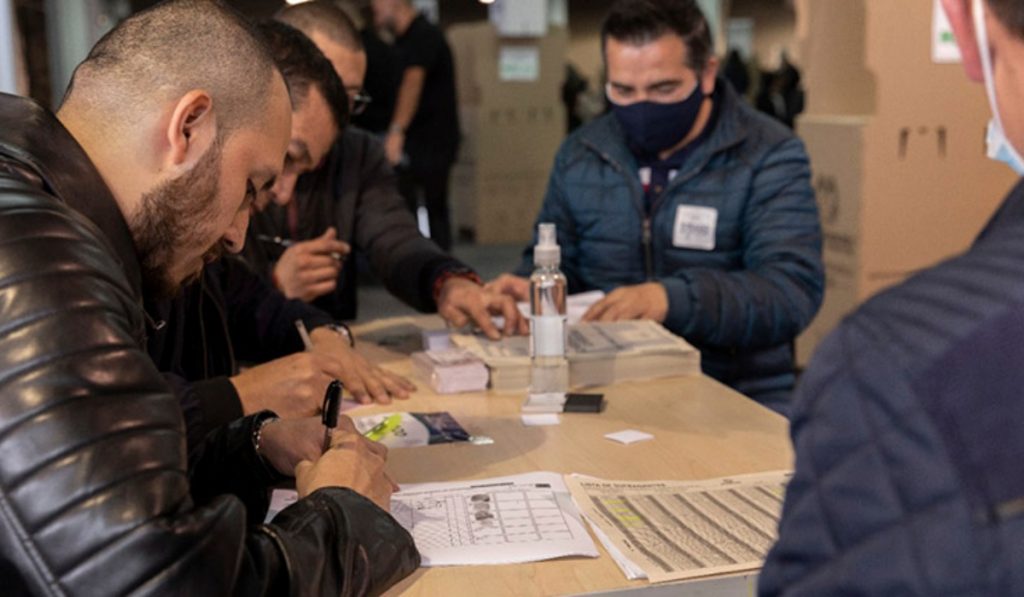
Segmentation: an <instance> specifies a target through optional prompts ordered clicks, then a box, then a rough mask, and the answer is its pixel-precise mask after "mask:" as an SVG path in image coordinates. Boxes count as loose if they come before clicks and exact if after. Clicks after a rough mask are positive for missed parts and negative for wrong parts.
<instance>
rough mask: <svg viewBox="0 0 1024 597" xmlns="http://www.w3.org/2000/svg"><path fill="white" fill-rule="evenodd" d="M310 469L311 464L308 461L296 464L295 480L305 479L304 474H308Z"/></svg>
mask: <svg viewBox="0 0 1024 597" xmlns="http://www.w3.org/2000/svg"><path fill="white" fill-rule="evenodd" d="M312 468H313V463H312V462H310V461H308V460H303V461H302V462H300V463H298V464H296V465H295V478H296V479H298V478H300V477H305V476H306V473H308V472H309V471H310V470H311V469H312Z"/></svg>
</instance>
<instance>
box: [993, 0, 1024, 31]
mask: <svg viewBox="0 0 1024 597" xmlns="http://www.w3.org/2000/svg"><path fill="white" fill-rule="evenodd" d="M988 5H989V6H991V7H992V12H994V13H995V14H996V16H997V17H999V20H1000V21H1001V22H1002V23H1003V25H1004V26H1005V27H1006V28H1007V29H1009V30H1010V33H1013V34H1014V35H1016V36H1017V37H1020V38H1024V2H1021V1H1020V0H988Z"/></svg>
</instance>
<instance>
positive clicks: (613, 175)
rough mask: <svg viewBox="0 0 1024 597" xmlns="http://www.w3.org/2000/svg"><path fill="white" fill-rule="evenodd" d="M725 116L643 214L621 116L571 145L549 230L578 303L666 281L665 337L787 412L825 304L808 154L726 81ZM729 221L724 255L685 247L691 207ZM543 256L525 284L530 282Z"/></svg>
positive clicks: (552, 190) (711, 370)
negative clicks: (798, 363)
mask: <svg viewBox="0 0 1024 597" xmlns="http://www.w3.org/2000/svg"><path fill="white" fill-rule="evenodd" d="M715 101H716V102H718V117H717V121H716V122H715V125H714V129H713V130H712V131H711V133H710V135H709V136H708V138H707V139H705V141H704V142H703V143H701V145H700V146H698V147H697V148H696V149H695V150H694V152H693V153H691V154H690V156H689V157H688V158H687V159H686V162H685V163H684V164H683V167H682V168H681V169H680V173H679V174H678V175H677V176H676V177H675V178H674V179H673V180H672V182H671V183H669V185H668V186H667V187H666V189H665V191H664V193H663V194H662V196H661V197H660V198H659V199H658V200H657V201H656V202H655V204H654V205H653V207H652V211H651V213H650V214H646V213H645V210H644V192H643V188H642V186H641V183H640V178H639V174H638V166H637V162H636V158H635V157H634V156H633V154H632V153H631V152H630V150H629V148H628V147H627V145H626V141H625V137H624V135H623V131H622V128H621V127H620V125H619V123H618V121H617V120H616V119H615V117H614V116H613V115H611V114H608V115H605V116H603V117H601V118H599V119H597V120H596V121H594V122H592V123H590V124H588V125H587V126H584V127H583V128H582V129H580V130H579V131H577V132H576V133H574V134H573V135H571V136H570V137H569V138H568V139H567V140H566V141H565V142H564V144H563V145H562V147H561V149H560V150H559V152H558V155H557V157H556V159H555V166H554V169H553V171H552V174H551V180H550V182H549V185H548V191H547V195H546V196H545V198H544V203H543V206H542V207H541V211H540V215H539V216H538V218H537V222H554V223H555V224H557V225H558V242H559V244H560V245H561V247H562V270H563V271H564V272H565V274H566V276H567V277H568V280H569V287H570V291H571V292H580V291H585V290H593V289H600V290H604V291H605V292H608V291H611V290H614V289H615V288H617V287H619V286H626V285H633V284H640V283H643V282H647V281H653V280H656V281H658V282H661V283H662V284H663V285H664V286H665V288H666V289H667V291H668V296H669V313H668V317H667V319H666V321H665V327H667V328H668V329H669V330H671V331H673V332H674V333H676V334H679V335H681V336H683V337H684V338H686V339H687V340H688V341H689V342H690V343H692V344H693V345H694V346H696V347H697V348H699V349H700V351H701V357H702V359H703V368H704V371H705V372H706V373H707V374H708V375H710V376H712V377H714V378H716V379H718V380H720V381H722V382H724V383H726V384H728V385H731V386H732V387H734V388H736V389H737V390H739V391H740V392H743V393H745V394H747V395H749V396H751V397H753V398H755V399H758V400H760V401H761V402H762V403H765V404H767V405H768V406H771V407H772V408H775V409H776V410H779V411H782V412H785V410H786V405H787V404H788V399H789V395H790V392H791V390H792V385H793V380H794V376H793V358H792V349H791V342H792V341H793V339H794V338H795V337H796V336H797V334H798V333H799V332H800V331H801V330H803V329H804V327H806V326H807V324H808V323H810V321H811V318H812V317H813V316H814V314H815V313H816V312H817V310H818V307H819V305H820V303H821V298H822V292H823V285H824V273H823V267H822V261H821V229H820V225H819V221H818V210H817V205H816V204H815V201H814V192H813V191H812V189H811V185H810V167H809V166H808V160H807V154H806V152H805V150H804V147H803V144H802V143H801V142H800V141H799V140H798V139H797V138H796V137H794V136H793V134H792V133H791V132H790V131H789V130H788V129H786V128H785V127H783V126H782V125H780V124H778V123H776V122H775V121H773V120H770V119H769V118H767V117H765V116H763V115H762V114H760V113H758V112H756V111H754V110H753V109H752V108H750V107H749V106H748V105H747V104H746V103H743V102H741V101H740V100H738V98H737V96H736V94H735V93H734V92H733V91H732V89H731V88H730V87H729V85H728V84H726V83H725V82H724V81H722V80H719V82H718V91H716V94H715ZM683 205H691V206H705V207H712V208H714V209H716V210H717V211H718V224H717V229H716V233H715V242H714V248H713V249H712V250H695V249H687V248H679V247H676V246H674V244H673V232H674V228H675V225H676V214H677V211H678V209H679V207H680V206H683ZM532 262H533V255H532V249H529V248H528V249H527V250H526V252H525V255H524V260H523V263H522V264H521V266H520V267H519V269H518V270H517V273H519V274H520V275H529V272H530V269H531V266H532Z"/></svg>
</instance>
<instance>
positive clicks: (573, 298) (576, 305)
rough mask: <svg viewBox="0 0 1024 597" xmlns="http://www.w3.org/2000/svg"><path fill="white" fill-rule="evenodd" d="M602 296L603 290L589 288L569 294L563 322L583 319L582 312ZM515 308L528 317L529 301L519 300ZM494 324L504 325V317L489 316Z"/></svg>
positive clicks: (570, 322)
mask: <svg viewBox="0 0 1024 597" xmlns="http://www.w3.org/2000/svg"><path fill="white" fill-rule="evenodd" d="M603 298H604V292H602V291H600V290H589V291H587V292H579V293H576V294H570V295H569V296H568V297H566V299H565V322H566V323H567V324H569V325H575V324H577V323H579V322H580V321H581V320H582V319H583V314H584V313H586V312H587V310H589V309H590V307H591V306H592V305H593V304H594V303H596V302H597V301H599V300H601V299H603ZM516 308H518V309H519V312H520V313H521V314H522V315H523V317H526V318H527V319H529V317H530V302H529V301H521V302H518V303H516ZM491 320H492V321H493V322H494V325H495V326H497V327H498V328H503V327H505V318H504V317H502V316H500V315H495V316H494V317H491Z"/></svg>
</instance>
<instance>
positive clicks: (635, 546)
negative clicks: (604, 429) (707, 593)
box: [566, 471, 792, 583]
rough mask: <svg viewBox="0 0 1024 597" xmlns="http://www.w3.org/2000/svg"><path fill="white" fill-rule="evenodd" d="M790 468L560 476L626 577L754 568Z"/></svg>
mask: <svg viewBox="0 0 1024 597" xmlns="http://www.w3.org/2000/svg"><path fill="white" fill-rule="evenodd" d="M791 477H792V473H791V472H786V471H779V472H773V473H763V474H757V475H745V476H740V477H725V478H720V479H711V480H707V481H639V482H638V481H605V480H602V479H595V478H593V477H586V476H582V475H570V476H569V477H567V479H566V484H567V485H568V487H569V489H570V491H571V492H572V495H573V498H575V500H576V503H577V504H579V506H580V509H581V510H582V511H583V515H584V517H585V518H586V519H587V522H589V523H590V525H591V527H592V528H593V529H594V532H595V534H596V535H597V536H598V539H600V540H601V542H602V543H603V544H604V545H605V548H606V549H607V550H608V553H609V554H610V555H611V556H612V558H614V559H615V562H616V563H617V564H618V565H619V568H621V569H622V571H623V573H624V574H625V575H626V577H627V578H629V579H636V578H648V579H649V580H650V581H651V582H656V583H657V582H666V581H675V580H685V579H692V578H700V577H706V576H715V575H720V574H731V573H736V572H747V571H751V570H757V569H759V568H760V567H761V565H762V564H763V562H764V557H765V555H766V554H767V553H768V549H769V548H770V547H771V546H772V544H773V543H774V542H775V539H776V529H777V527H778V521H779V515H780V513H781V511H782V499H783V496H784V493H785V488H786V484H787V483H788V482H789V479H790V478H791Z"/></svg>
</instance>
